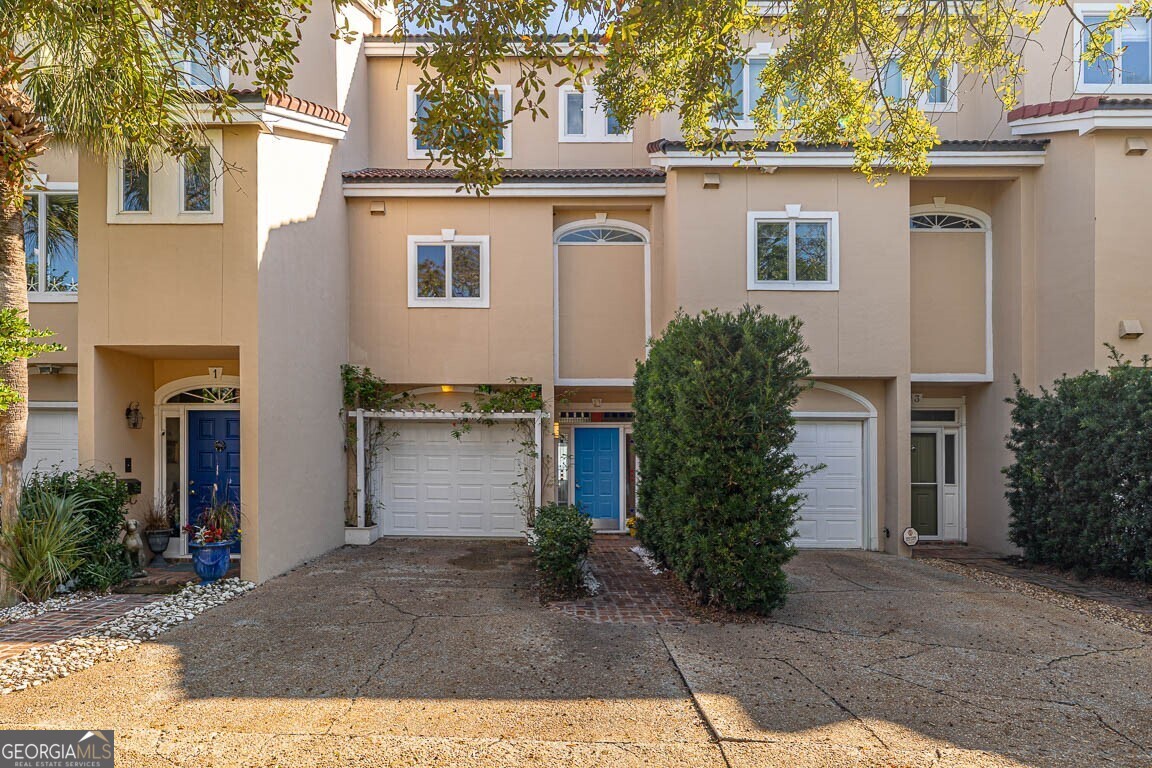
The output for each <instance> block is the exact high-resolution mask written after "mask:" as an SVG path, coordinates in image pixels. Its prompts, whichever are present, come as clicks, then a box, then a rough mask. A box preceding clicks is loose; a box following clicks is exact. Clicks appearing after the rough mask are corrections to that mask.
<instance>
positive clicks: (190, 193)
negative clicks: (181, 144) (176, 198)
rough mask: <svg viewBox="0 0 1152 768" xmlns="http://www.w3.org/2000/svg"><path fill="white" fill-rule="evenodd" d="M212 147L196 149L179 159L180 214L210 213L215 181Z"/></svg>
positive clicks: (203, 146)
mask: <svg viewBox="0 0 1152 768" xmlns="http://www.w3.org/2000/svg"><path fill="white" fill-rule="evenodd" d="M213 173H214V168H213V163H212V147H211V146H208V145H202V146H199V147H196V148H194V149H192V150H190V151H189V152H188V154H186V155H184V156H183V157H181V158H180V212H181V213H193V214H196V213H212V186H213V184H214V183H215V180H214V179H213V178H212V177H213Z"/></svg>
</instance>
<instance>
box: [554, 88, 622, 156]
mask: <svg viewBox="0 0 1152 768" xmlns="http://www.w3.org/2000/svg"><path fill="white" fill-rule="evenodd" d="M560 141H561V142H573V143H575V142H585V143H589V144H591V143H600V144H603V143H612V142H625V141H632V132H631V131H625V130H624V129H623V128H622V127H621V125H620V123H619V121H617V120H616V118H615V116H613V114H612V110H610V109H609V108H608V107H607V105H602V104H599V103H597V98H596V91H595V90H594V89H592V88H591V87H588V88H585V89H584V90H583V91H578V90H577V89H575V88H572V87H568V88H561V89H560Z"/></svg>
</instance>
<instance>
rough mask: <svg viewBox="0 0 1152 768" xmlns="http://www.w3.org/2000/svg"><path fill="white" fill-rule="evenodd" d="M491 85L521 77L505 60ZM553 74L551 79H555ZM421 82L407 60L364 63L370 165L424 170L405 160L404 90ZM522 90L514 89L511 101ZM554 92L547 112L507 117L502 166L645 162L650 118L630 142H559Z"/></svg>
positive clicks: (420, 164)
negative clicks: (508, 141)
mask: <svg viewBox="0 0 1152 768" xmlns="http://www.w3.org/2000/svg"><path fill="white" fill-rule="evenodd" d="M493 77H494V80H495V84H497V85H512V84H514V83H515V82H516V81H517V80H518V79H519V77H520V72H519V68H518V66H517V65H516V63H515V61H514V60H509V61H508V62H507V63H506V64H505V65H504V66H503V67H502V68H501V69H500V70H499V71H498V72H496V73H494V75H493ZM559 77H560V75H559V74H556V75H555V76H554V79H559ZM419 80H420V74H419V69H418V68H417V67H416V66H415V65H414V64H413V63H412V60H411V59H408V58H398V57H374V58H371V59H369V63H368V84H369V88H370V91H371V101H370V104H371V108H372V119H371V124H372V147H371V153H370V155H369V160H370V164H371V165H374V166H378V167H382V168H424V167H426V166H427V165H428V162H427V160H424V159H417V160H411V159H409V158H408V121H409V119H410V118H411V115H410V114H409V106H408V88H409V86H413V85H416V83H417V82H419ZM522 95H523V94H522V93H521V92H520V90H519V89H516V88H513V93H512V101H513V104H515V101H516V99H517V98H519V97H520V96H522ZM558 95H559V90H558V89H557V88H555V87H553V88H549V90H548V93H547V95H546V96H545V98H544V102H543V106H544V108H545V110H546V111H547V112H548V116H547V117H544V116H540V117H538V118H537V119H536V120H533V119H532V118H531V116H530V115H529V114H528V113H526V112H522V113H521V114H519V115H516V116H514V118H513V121H512V147H511V157H509V158H507V159H506V160H505V161H504V163H503V165H505V166H506V167H509V168H613V167H622V168H629V167H640V166H646V165H648V164H649V162H648V153H647V151H646V149H645V146H646V145H647V143H648V142H649V141H652V140H653V139H656V138H660V137H659V136H658V135H656V134H655V133H654V132H653V130H652V125H653V123H652V120H651V119H650V118H642V119H641V120H639V121H638V122H637V125H636V127H635V130H634V131H633V135H632V141H631V142H613V143H583V142H581V143H562V142H560V141H559V131H560V125H559V120H560V108H559V104H558V100H559V98H558Z"/></svg>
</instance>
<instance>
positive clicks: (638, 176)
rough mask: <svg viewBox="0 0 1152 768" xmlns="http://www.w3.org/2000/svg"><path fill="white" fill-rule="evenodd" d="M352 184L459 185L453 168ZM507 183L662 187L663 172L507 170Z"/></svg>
mask: <svg viewBox="0 0 1152 768" xmlns="http://www.w3.org/2000/svg"><path fill="white" fill-rule="evenodd" d="M344 181H345V182H346V183H349V184H357V183H360V184H366V183H372V182H393V183H428V184H435V183H441V184H443V183H449V182H454V181H456V171H455V170H454V169H452V168H362V169H361V170H359V171H349V172H347V173H345V174H344ZM504 181H505V182H515V183H520V184H546V183H551V182H568V183H570V184H602V183H613V184H663V183H664V170H663V169H662V168H505V169H504Z"/></svg>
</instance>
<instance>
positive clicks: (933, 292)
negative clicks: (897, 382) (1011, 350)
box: [911, 232, 987, 374]
mask: <svg viewBox="0 0 1152 768" xmlns="http://www.w3.org/2000/svg"><path fill="white" fill-rule="evenodd" d="M985 240H986V235H985V233H983V232H912V233H911V271H912V294H911V298H912V305H911V333H912V372H913V373H936V374H939V373H969V374H978V373H984V372H985V368H986V349H987V339H986V334H985V329H986V327H987V323H986V311H985V307H986V301H985V295H986V293H987V287H986V283H985V272H986V270H985V261H986V246H985Z"/></svg>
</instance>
